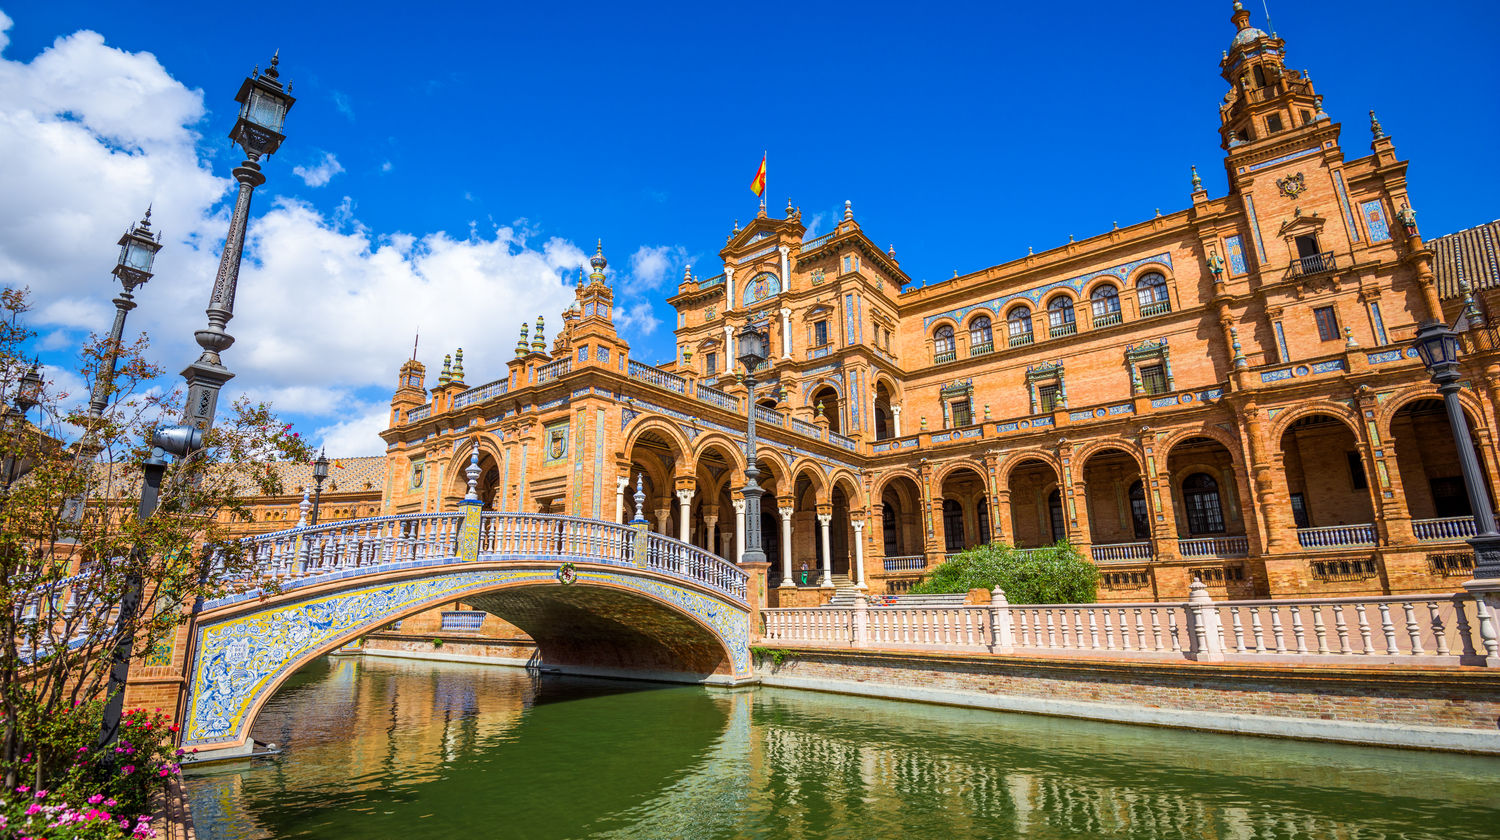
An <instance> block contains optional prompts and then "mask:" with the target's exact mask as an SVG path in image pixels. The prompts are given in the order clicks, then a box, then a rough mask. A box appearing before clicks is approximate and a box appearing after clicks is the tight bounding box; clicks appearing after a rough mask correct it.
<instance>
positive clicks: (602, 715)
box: [188, 658, 1500, 840]
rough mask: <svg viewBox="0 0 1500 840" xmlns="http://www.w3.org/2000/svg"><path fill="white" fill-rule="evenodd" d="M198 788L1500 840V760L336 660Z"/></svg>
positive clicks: (849, 820) (399, 819) (269, 817)
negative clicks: (275, 752) (271, 751)
mask: <svg viewBox="0 0 1500 840" xmlns="http://www.w3.org/2000/svg"><path fill="white" fill-rule="evenodd" d="M254 734H255V736H256V737H257V738H259V739H260V740H262V741H270V742H275V743H277V744H279V745H281V746H283V747H285V748H286V751H285V753H284V754H283V755H282V756H280V757H279V758H276V759H274V760H269V761H260V762H246V763H240V764H238V765H235V766H232V767H225V768H221V769H218V770H214V771H212V772H206V773H204V774H202V775H194V776H190V777H189V779H188V786H189V790H190V792H191V796H192V803H193V811H194V814H195V817H196V820H197V825H198V836H199V838H201V840H243V839H245V838H283V837H299V838H339V840H361V839H362V838H380V840H417V838H462V840H481V838H517V839H518V840H532V839H533V838H536V840H541V838H583V837H588V838H627V837H628V838H679V837H681V838H782V837H786V838H818V837H830V838H832V837H838V838H846V837H847V838H880V840H899V838H941V839H942V840H954V839H956V838H969V837H998V838H1049V840H1050V838H1143V840H1144V838H1153V839H1154V838H1193V839H1194V840H1217V839H1218V838H1222V839H1223V840H1272V838H1288V840H1290V838H1297V840H1302V838H1308V840H1312V838H1329V840H1377V838H1378V840H1398V838H1434V840H1468V838H1486V837H1497V838H1500V760H1497V759H1486V758H1477V757H1470V756H1452V755H1440V754H1434V753H1417V752H1402V751H1395V750H1376V749H1364V748H1358V747H1342V746H1332V745H1320V744H1302V743H1297V742H1292V741H1272V740H1265V739H1257V738H1247V737H1234V736H1221V735H1209V734H1198V733H1185V732H1173V731H1167V730H1159V729H1145V728H1137V727H1127V726H1115V725H1110V724H1094V723H1086V722H1078V721H1066V720H1057V719H1048V718H1038V717H1027V716H1022V715H1005V714H998V713H993V712H981V711H971V710H964V709H950V708H943V707H936V706H922V705H916V704H907V703H896V702H888V701H881V700H865V699H859V698H849V697H840V696H836V695H827V694H815V693H805V692H795V691H786V690H778V689H759V690H741V691H725V690H715V689H703V688H697V687H661V686H654V685H644V684H631V683H620V682H606V681H594V680H581V679H564V678H559V677H544V678H539V679H538V678H533V677H530V676H528V675H527V674H526V673H525V672H523V671H520V670H518V669H511V668H501V667H494V666H484V665H462V664H449V663H428V662H409V661H402V660H389V659H375V658H370V659H359V658H339V659H325V660H320V661H319V662H317V663H315V664H313V665H311V666H309V667H308V668H307V669H306V670H304V671H303V672H302V673H300V674H298V675H297V676H296V677H294V678H293V679H292V680H291V681H290V682H289V683H288V685H287V686H286V687H285V688H283V689H282V690H281V691H280V692H279V693H278V694H277V695H276V697H274V698H273V699H272V700H271V702H270V703H269V704H268V705H267V707H266V709H265V711H264V712H263V713H262V714H261V716H260V719H259V720H258V721H257V723H256V725H255V729H254Z"/></svg>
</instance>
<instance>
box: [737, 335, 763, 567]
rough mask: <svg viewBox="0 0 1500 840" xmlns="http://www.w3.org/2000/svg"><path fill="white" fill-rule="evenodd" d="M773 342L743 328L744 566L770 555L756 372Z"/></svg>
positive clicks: (741, 558)
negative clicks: (764, 531)
mask: <svg viewBox="0 0 1500 840" xmlns="http://www.w3.org/2000/svg"><path fill="white" fill-rule="evenodd" d="M768 344H769V341H768V339H767V337H766V334H765V333H763V332H761V331H760V330H757V329H756V328H755V327H754V326H752V325H750V324H748V323H747V324H745V326H743V327H741V328H740V333H739V357H740V364H742V365H744V366H745V416H746V417H747V418H748V419H747V420H746V423H745V490H744V495H745V552H744V553H743V554H742V555H740V562H741V563H764V562H766V553H765V552H764V551H762V550H761V547H760V485H759V484H758V483H756V479H758V478H760V468H759V467H757V466H756V465H755V458H756V447H755V369H756V368H757V367H759V366H760V365H761V364H763V363H764V362H765V361H766V357H767V355H768V347H767V345H768Z"/></svg>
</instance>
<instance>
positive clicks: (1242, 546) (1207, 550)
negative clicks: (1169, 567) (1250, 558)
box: [1177, 537, 1250, 557]
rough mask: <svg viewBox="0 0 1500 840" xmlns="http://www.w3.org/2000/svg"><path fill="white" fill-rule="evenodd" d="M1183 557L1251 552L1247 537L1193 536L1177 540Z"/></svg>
mask: <svg viewBox="0 0 1500 840" xmlns="http://www.w3.org/2000/svg"><path fill="white" fill-rule="evenodd" d="M1177 553H1178V554H1180V555H1182V556H1183V557H1245V556H1247V555H1249V554H1250V540H1249V538H1247V537H1193V538H1190V539H1179V540H1178V541H1177Z"/></svg>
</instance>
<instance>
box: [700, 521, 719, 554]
mask: <svg viewBox="0 0 1500 840" xmlns="http://www.w3.org/2000/svg"><path fill="white" fill-rule="evenodd" d="M718 524H719V514H718V512H717V510H715V512H714V513H705V514H703V549H704V550H705V551H707V552H710V553H712V554H718V552H717V551H714V528H715V527H717V526H718Z"/></svg>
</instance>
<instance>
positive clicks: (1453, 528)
mask: <svg viewBox="0 0 1500 840" xmlns="http://www.w3.org/2000/svg"><path fill="white" fill-rule="evenodd" d="M1411 532H1412V534H1413V535H1414V536H1415V537H1416V538H1417V539H1419V540H1421V541H1422V542H1439V541H1443V540H1448V541H1458V540H1465V539H1468V538H1469V537H1472V536H1474V534H1475V532H1476V529H1475V527H1474V517H1472V516H1449V517H1445V518H1443V519H1413V520H1412V522H1411Z"/></svg>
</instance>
